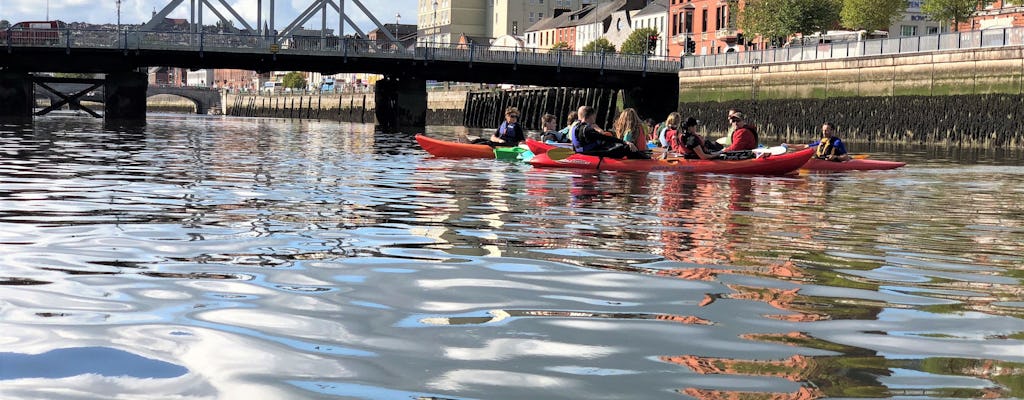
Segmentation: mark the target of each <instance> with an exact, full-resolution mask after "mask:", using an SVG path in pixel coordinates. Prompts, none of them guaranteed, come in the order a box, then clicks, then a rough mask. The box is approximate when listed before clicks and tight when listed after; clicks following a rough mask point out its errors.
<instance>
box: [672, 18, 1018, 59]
mask: <svg viewBox="0 0 1024 400" xmlns="http://www.w3.org/2000/svg"><path fill="white" fill-rule="evenodd" d="M1021 45H1024V27H1013V28H1001V29H985V30H979V31H967V32H950V33H941V34H935V35H924V36H909V37H898V38H886V39H870V40H861V41H856V42H833V43H821V44H819V43H812V44H809V45H804V46H790V47H783V48H777V49H770V50H750V51H744V52H738V53H724V54H713V55H704V56H687V57H684V59H683V69H689V68H711V67H724V66H735V65H751V64H763V63H777V62H793V61H806V60H820V59H832V58H846V57H860V56H878V55H888V54H909V53H920V52H927V51H941V50H957V49H976V48H982V47H1002V46H1021Z"/></svg>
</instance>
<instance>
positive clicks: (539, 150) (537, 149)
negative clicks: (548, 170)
mask: <svg viewBox="0 0 1024 400" xmlns="http://www.w3.org/2000/svg"><path fill="white" fill-rule="evenodd" d="M526 147H528V148H530V151H531V152H533V154H544V153H547V152H548V150H551V149H553V148H556V147H564V148H570V147H572V145H570V144H569V143H560V144H551V143H547V142H541V141H539V140H533V139H526Z"/></svg>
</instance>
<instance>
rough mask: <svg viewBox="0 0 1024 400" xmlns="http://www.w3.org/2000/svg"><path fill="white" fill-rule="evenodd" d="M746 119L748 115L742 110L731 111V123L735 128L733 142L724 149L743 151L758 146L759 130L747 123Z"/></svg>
mask: <svg viewBox="0 0 1024 400" xmlns="http://www.w3.org/2000/svg"><path fill="white" fill-rule="evenodd" d="M730 112H731V110H730ZM746 119H747V117H746V115H744V114H743V113H742V112H740V111H736V112H731V113H730V115H729V124H730V127H731V128H732V129H733V132H732V144H730V145H729V147H726V148H725V150H724V151H726V152H730V151H743V150H753V149H756V148H757V142H758V140H757V131H756V130H755V129H754V127H753V126H752V125H748V124H747V121H746Z"/></svg>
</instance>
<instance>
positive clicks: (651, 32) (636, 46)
mask: <svg viewBox="0 0 1024 400" xmlns="http://www.w3.org/2000/svg"><path fill="white" fill-rule="evenodd" d="M652 36H658V30H657V29H654V28H640V29H636V30H633V33H630V34H629V37H627V38H626V41H625V42H623V43H622V54H651V52H650V50H651V47H650V41H651V37H652Z"/></svg>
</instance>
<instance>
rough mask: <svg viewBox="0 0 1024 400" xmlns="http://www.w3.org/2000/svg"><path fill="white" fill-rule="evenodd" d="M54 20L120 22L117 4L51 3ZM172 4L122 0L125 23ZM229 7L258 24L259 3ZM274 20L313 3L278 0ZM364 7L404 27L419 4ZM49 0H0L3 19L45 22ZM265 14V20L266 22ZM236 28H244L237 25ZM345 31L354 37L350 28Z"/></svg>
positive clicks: (368, 1)
mask: <svg viewBox="0 0 1024 400" xmlns="http://www.w3.org/2000/svg"><path fill="white" fill-rule="evenodd" d="M48 2H49V13H50V19H59V20H62V21H65V22H90V23H96V24H102V23H114V22H117V6H116V1H115V0H48ZM170 3H171V1H170V0H121V22H122V23H127V24H139V23H143V22H146V21H148V20H149V19H150V17H151V15H152V14H153V10H154V9H156V10H157V11H160V10H161V9H163V8H164V6H166V5H167V4H170ZM210 3H211V4H213V5H214V6H217V7H218V9H220V11H221V14H223V15H224V16H225V17H230V14H229V13H227V12H226V11H225V10H223V8H222V6H221V5H220V1H219V0H210ZM227 3H228V4H231V6H232V7H234V9H235V11H238V13H239V14H241V16H242V17H243V18H245V19H247V20H248V21H249V24H255V23H256V0H227ZM269 3H270V1H269V0H263V6H264V7H265V8H266V7H268V5H269ZM274 3H275V4H274V7H275V8H276V9H277V10H276V12H275V16H274V20H275V25H277V28H278V29H281V28H284V27H285V26H286V25H288V24H289V23H291V22H292V20H294V19H295V17H296V16H298V14H299V13H301V12H302V11H304V10H305V9H306V8H307V7H309V5H310V4H312V3H313V2H312V0H275V1H274ZM362 3H363V5H365V6H366V8H368V9H370V11H371V12H373V13H374V15H375V16H376V17H377V19H379V20H380V21H381V23H394V22H395V13H399V14H401V16H402V18H401V20H400V22H401V23H403V24H415V23H416V4H417V0H362ZM46 4H47V0H0V19H6V20H8V21H10V22H11V23H12V24H13V23H16V22H18V21H41V20H44V19H46V11H47V6H46ZM188 4H189V1H188V0H185V1H184V2H182V4H181V6H179V7H178V8H177V9H175V12H174V13H172V14H171V17H172V18H188ZM345 9H346V11H347V12H348V14H349V18H351V19H352V20H354V21H356V23H357V24H358V25H359V26H360V27H361V28H363V30H364V31H367V32H368V31H369V30H370V29H372V28H371V27H372V23H371V22H370V20H369V18H367V17H366V16H365V15H364V14H363V13H362V11H360V10H359V8H358V7H356V6H355V5H354V4H352V3H351V1H347V2H346V3H345ZM332 12H333V11H328V13H327V26H328V27H329V28H333V29H335V30H337V26H338V16H337V14H335V15H331V13H332ZM266 13H267V12H266V11H264V18H266ZM216 18H217V17H216V16H215V15H214V14H212V13H210V12H207V13H206V14H204V16H203V23H204V24H210V25H212V24H213V23H214V22H215V21H216ZM319 25H320V16H319V14H318V15H317V16H315V17H313V18H312V19H311V20H310V22H307V23H306V25H305V26H306V27H307V28H314V27H319ZM235 26H241V25H240V24H237V23H236V24H235ZM345 30H346V31H347V32H349V33H351V30H350V28H348V27H347V26H346V28H345Z"/></svg>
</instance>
